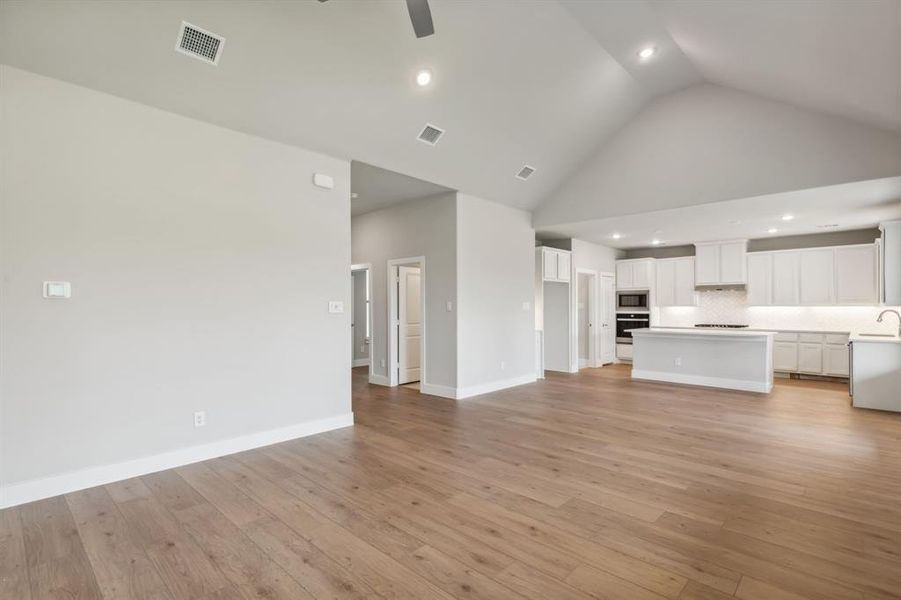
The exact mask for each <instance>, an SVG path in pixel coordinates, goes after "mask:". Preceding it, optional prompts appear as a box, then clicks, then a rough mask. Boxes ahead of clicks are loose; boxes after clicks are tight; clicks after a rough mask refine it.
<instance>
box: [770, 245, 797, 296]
mask: <svg viewBox="0 0 901 600" xmlns="http://www.w3.org/2000/svg"><path fill="white" fill-rule="evenodd" d="M800 269H801V254H800V253H799V252H796V251H788V252H776V253H775V254H773V304H774V305H776V306H797V305H798V304H800V303H801V290H800V289H799V287H798V273H799V271H800Z"/></svg>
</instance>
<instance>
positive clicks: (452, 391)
mask: <svg viewBox="0 0 901 600" xmlns="http://www.w3.org/2000/svg"><path fill="white" fill-rule="evenodd" d="M419 393H420V394H428V395H429V396H440V397H441V398H452V399H454V400H456V399H457V388H455V387H451V386H449V385H437V384H434V383H425V382H424V381H422V382H420V383H419Z"/></svg>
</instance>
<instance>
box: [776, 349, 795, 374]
mask: <svg viewBox="0 0 901 600" xmlns="http://www.w3.org/2000/svg"><path fill="white" fill-rule="evenodd" d="M773 369H775V370H776V371H782V372H786V373H794V372H795V371H797V370H798V344H797V342H775V343H774V344H773Z"/></svg>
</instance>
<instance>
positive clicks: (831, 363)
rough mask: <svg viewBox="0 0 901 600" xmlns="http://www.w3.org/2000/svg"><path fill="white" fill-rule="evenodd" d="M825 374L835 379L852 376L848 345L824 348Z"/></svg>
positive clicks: (833, 345)
mask: <svg viewBox="0 0 901 600" xmlns="http://www.w3.org/2000/svg"><path fill="white" fill-rule="evenodd" d="M823 372H824V373H825V374H826V375H833V376H835V377H847V376H848V375H849V374H850V353H849V350H848V344H827V345H826V346H824V347H823Z"/></svg>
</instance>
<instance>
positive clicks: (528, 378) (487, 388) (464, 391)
mask: <svg viewBox="0 0 901 600" xmlns="http://www.w3.org/2000/svg"><path fill="white" fill-rule="evenodd" d="M535 381H536V379H535V374H534V373H531V374H529V375H521V376H519V377H513V378H512V379H501V380H499V381H489V382H488V383H480V384H479V385H471V386H468V387H463V388H457V399H458V400H462V399H463V398H471V397H472V396H480V395H482V394H488V393H490V392H496V391H498V390H504V389H507V388H511V387H516V386H518V385H525V384H527V383H535Z"/></svg>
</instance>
